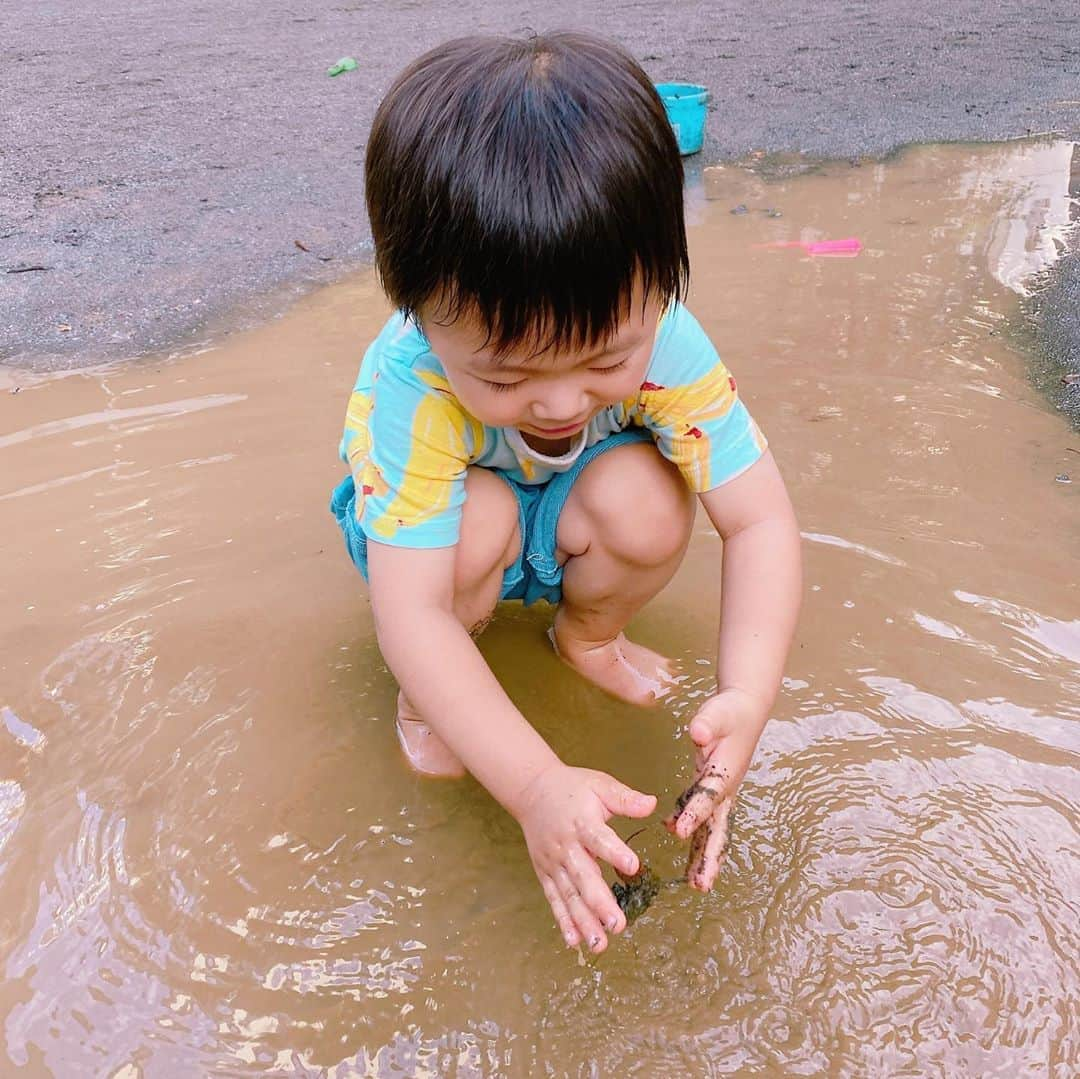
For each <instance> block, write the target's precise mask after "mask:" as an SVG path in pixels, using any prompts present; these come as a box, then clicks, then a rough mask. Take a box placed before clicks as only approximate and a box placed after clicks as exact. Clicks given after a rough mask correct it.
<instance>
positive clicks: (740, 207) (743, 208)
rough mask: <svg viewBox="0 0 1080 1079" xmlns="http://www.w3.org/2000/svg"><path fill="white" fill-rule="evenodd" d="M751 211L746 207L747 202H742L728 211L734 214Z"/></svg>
mask: <svg viewBox="0 0 1080 1079" xmlns="http://www.w3.org/2000/svg"><path fill="white" fill-rule="evenodd" d="M749 212H750V211H749V210H748V209H747V208H746V204H745V203H743V202H740V203H739V205H738V206H735V207H733V208H732V209H731V210H729V211H728V213H732V214H748V213H749Z"/></svg>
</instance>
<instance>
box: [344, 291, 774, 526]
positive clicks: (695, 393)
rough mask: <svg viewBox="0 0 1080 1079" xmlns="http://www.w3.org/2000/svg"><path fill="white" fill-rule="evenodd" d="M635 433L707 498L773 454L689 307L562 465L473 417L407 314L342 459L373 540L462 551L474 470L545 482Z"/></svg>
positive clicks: (367, 362)
mask: <svg viewBox="0 0 1080 1079" xmlns="http://www.w3.org/2000/svg"><path fill="white" fill-rule="evenodd" d="M631 426H636V427H643V428H645V429H647V430H648V431H649V432H650V433H651V434H652V436H653V438H654V440H655V441H656V445H657V448H658V449H659V450H660V452H661V453H662V454H663V455H664V456H665V457H666V458H667V459H668V460H669V461H672V462H673V463H674V464H675V465H676V466H678V468H679V470H680V472H681V473H682V475H683V476H684V477H685V479H686V482H687V484H688V485H689V487H690V488H691V490H693V491H695V492H698V493H701V492H704V491H709V490H712V489H713V488H714V487H719V486H721V485H722V484H724V483H727V482H728V481H729V480H731V479H734V478H735V477H736V476H738V475H739V474H740V473H742V472H744V471H745V470H746V469H748V468H749V467H750V466H751V465H752V464H754V462H755V461H757V460H758V458H759V457H760V456H761V455H762V453H764V452H765V448H766V441H765V438H764V436H763V435H762V433H761V431H760V430H759V429H758V427H757V425H756V424H755V423H754V421H753V419H752V418H751V416H750V414H749V413H748V412H747V410H746V407H745V406H744V405H743V403H742V402H741V401H740V400H739V397H738V393H737V391H736V387H735V380H734V379H733V378H732V377H731V375H730V373H729V372H728V370H727V368H726V367H725V366H724V364H723V363H722V361H721V360H720V357H719V356H718V355H717V353H716V349H715V348H714V347H713V344H712V342H711V341H710V340H709V338H708V336H707V335H706V334H705V331H704V330H703V329H702V328H701V326H700V325H699V324H698V321H697V320H696V319H695V318H694V316H693V315H691V314H690V312H689V311H687V310H686V308H685V307H683V306H682V305H681V304H676V305H673V306H671V307H669V308H668V309H667V311H666V312H665V313H664V314H663V315H662V316H661V318H660V323H659V325H658V327H657V331H656V338H655V341H654V343H653V351H652V356H651V358H650V360H649V366H648V369H647V373H646V378H645V381H644V382H642V384H641V387H640V389H639V390H638V392H637V393H636V394H635V395H634V396H632V397H629V398H627V399H626V400H624V401H620V402H618V403H617V404H614V405H610V406H609V407H607V408H605V409H603V410H602V411H601V412H599V413H598V414H597V415H596V416H594V417H593V418H592V419H591V420H590V421H589V424H588V426H587V427H586V429H585V430H584V431H583V432H582V434H581V435H579V436H578V437H577V439H576V440H575V445H574V446H573V447H571V450H570V452H569V453H568V454H567V455H566V456H564V457H560V458H550V457H544V456H543V455H542V454H539V453H537V451H535V450H533V449H531V448H530V447H529V446H527V445H526V444H525V442H524V439H523V438H522V437H521V434H520V432H518V431H517V430H516V429H514V428H499V427H488V426H485V425H484V424H482V423H481V422H480V421H479V420H477V419H476V418H475V417H473V416H471V415H470V414H469V413H468V412H467V411H466V410H465V407H464V406H463V405H462V404H461V402H460V401H459V400H458V398H457V397H456V396H455V394H454V392H453V390H452V389H451V388H450V383H449V382H448V380H447V378H446V373H445V371H444V370H443V367H442V365H441V364H440V363H439V359H438V357H437V356H436V355H435V354H434V353H433V352H432V351H431V346H430V345H429V344H428V341H427V338H426V337H424V335H423V334H422V333H421V331H420V330H419V328H418V327H417V326H416V324H415V323H413V322H412V321H410V320H408V319H406V318H404V316H402V315H401V313H400V312H399V313H397V314H395V315H393V316H392V317H391V318H390V319H389V321H388V322H387V323H386V325H385V327H384V328H383V330H382V332H381V333H380V334H379V336H378V337H377V338H376V339H375V341H374V342H373V343H372V344H371V346H370V348H368V350H367V352H366V353H365V355H364V360H363V363H362V364H361V366H360V374H359V376H358V378H357V380H356V387H355V389H354V390H353V393H352V396H351V398H350V399H349V408H348V413H347V415H346V420H345V433H344V436H343V437H342V440H341V457H342V459H343V460H344V461H345V462H346V463H347V464H348V465H349V468H350V470H351V472H352V475H353V479H354V482H355V484H356V514H357V519H358V520H359V523H360V526H361V528H362V529H363V531H364V534H365V535H367V536H370V537H371V538H373V539H375V540H377V541H378V542H380V543H387V544H390V545H392V546H398V547H450V546H453V545H454V544H456V543H457V540H458V534H459V529H460V524H461V510H462V505H463V504H464V501H465V472H466V469H467V468H468V467H469V466H470V465H479V466H481V467H483V468H492V469H496V470H498V471H501V472H505V473H506V474H507V475H508V476H509V477H510V478H512V479H514V480H516V481H517V482H518V483H525V484H541V483H545V482H546V481H547V480H549V479H550V478H551V476H552V475H553V474H554V473H555V472H557V471H561V470H563V469H565V468H568V467H570V465H571V464H572V463H573V461H574V460H575V459H576V457H577V456H578V455H579V454H580V452H581V451H582V450H583V449H584V448H585V447H586V446H591V445H593V444H594V443H596V442H599V441H600V440H601V439H604V438H607V437H608V435H611V434H613V433H615V432H616V431H622V430H624V429H625V428H627V427H631Z"/></svg>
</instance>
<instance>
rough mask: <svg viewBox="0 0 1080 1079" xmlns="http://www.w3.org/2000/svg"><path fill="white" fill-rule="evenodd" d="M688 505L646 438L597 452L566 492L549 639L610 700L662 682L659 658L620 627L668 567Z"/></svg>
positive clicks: (681, 539)
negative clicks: (557, 595) (559, 577)
mask: <svg viewBox="0 0 1080 1079" xmlns="http://www.w3.org/2000/svg"><path fill="white" fill-rule="evenodd" d="M694 508H695V504H694V497H693V495H692V494H691V492H690V491H689V490H688V488H687V486H686V481H685V480H684V479H683V478H682V476H681V475H680V474H679V472H678V470H677V469H676V468H675V466H674V465H672V464H671V463H670V462H669V461H667V460H665V459H664V458H663V457H662V456H661V455H660V452H659V450H657V449H656V447H655V446H654V445H652V444H650V443H647V442H637V443H631V444H628V445H625V446H617V447H615V448H614V449H612V450H610V451H608V452H607V453H604V454H602V455H601V456H599V457H597V458H596V459H595V460H594V461H592V462H591V463H590V464H588V465H587V466H586V467H585V469H584V470H583V471H582V473H581V476H580V477H579V479H578V480H577V482H576V483H575V484H574V486H573V489H572V490H571V492H570V494H569V496H568V497H567V500H566V505H565V506H564V507H563V510H562V513H561V515H560V517H559V527H558V548H559V559H560V561H562V560H563V559H564V558H565V559H566V563H565V570H564V573H563V582H562V602H561V604H560V605H559V609H558V611H557V612H556V615H555V626H554V634H553V638H554V643H555V645H556V648H557V649H558V652H559V655H560V656H562V658H563V659H564V660H565V661H566V662H567V663H568V664H570V666H571V667H573V668H575V669H576V670H577V671H579V672H580V673H581V674H582V675H584V676H585V677H586V678H588V679H589V680H590V681H592V682H595V683H596V684H597V685H598V686H600V687H601V688H602V689H605V690H607V691H608V692H609V693H612V694H614V695H615V696H616V697H621V698H623V699H624V700H628V701H632V702H634V703H636V704H648V703H651V702H652V701H654V700H656V699H657V698H659V697H661V696H663V695H664V693H665V692H667V690H668V688H669V684H670V668H669V665H668V661H667V660H665V659H664V658H663V657H662V656H660V655H657V653H655V652H653V651H651V650H650V649H648V648H644V647H642V646H641V645H637V644H634V643H633V642H632V641H628V640H627V639H626V638H625V637H624V636H623V632H622V631H623V629H624V627H625V626H626V624H627V622H629V621H630V619H631V618H632V617H633V616H634V615H635V614H636V613H637V612H638V611H639V610H640V609H641V608H642V607H643V606H644V605H645V603H647V602H648V601H649V600H650V599H652V597H653V596H655V595H656V594H657V593H658V592H659V591H660V590H661V589H662V588H663V587H664V585H666V584H667V583H668V581H670V580H671V578H672V576H673V575H674V573H675V570H676V569H678V567H679V564H680V563H681V562H682V559H683V555H684V554H685V552H686V545H687V543H688V542H689V539H690V531H691V528H692V527H693V522H694Z"/></svg>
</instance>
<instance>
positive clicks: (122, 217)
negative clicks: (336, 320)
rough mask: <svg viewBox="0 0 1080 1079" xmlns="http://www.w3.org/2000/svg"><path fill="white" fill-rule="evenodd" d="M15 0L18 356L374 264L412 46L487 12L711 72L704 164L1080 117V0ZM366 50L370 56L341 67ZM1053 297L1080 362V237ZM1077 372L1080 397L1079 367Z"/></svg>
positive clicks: (119, 346) (217, 313) (0, 319)
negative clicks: (372, 179) (371, 176)
mask: <svg viewBox="0 0 1080 1079" xmlns="http://www.w3.org/2000/svg"><path fill="white" fill-rule="evenodd" d="M4 7H5V17H4V20H3V21H4V32H3V34H2V35H0V362H2V361H6V362H8V363H15V364H19V365H26V366H31V367H34V368H38V369H50V368H69V367H78V366H83V365H87V364H92V363H96V362H99V361H101V360H102V359H113V358H125V357H134V356H138V355H143V354H145V353H147V352H152V351H158V350H162V349H176V348H184V347H190V346H191V345H192V344H194V343H197V342H198V341H200V340H202V339H204V338H206V337H207V336H209V335H211V334H213V333H215V332H219V331H220V330H222V329H224V328H227V327H230V326H235V325H239V324H246V323H247V322H250V321H253V320H257V319H260V318H264V317H266V316H268V315H269V314H271V313H272V312H274V311H275V310H278V309H280V307H281V306H282V305H283V303H284V302H285V301H286V300H287V299H288V298H289V297H290V296H292V295H295V294H296V293H298V292H300V291H303V290H305V289H308V288H310V287H311V286H313V285H315V284H318V283H320V282H325V281H329V280H332V279H334V278H336V277H339V276H341V275H342V274H343V273H345V272H347V271H349V270H351V269H353V268H355V267H357V266H359V265H363V264H364V263H365V262H367V261H368V260H369V259H370V254H371V244H370V235H369V232H368V229H367V225H366V221H365V216H364V212H363V199H362V176H361V171H362V161H363V152H364V145H365V140H366V137H367V132H368V128H369V125H370V123H371V119H372V116H373V113H374V110H375V107H376V105H377V104H378V102H379V100H380V98H381V97H382V95H383V94H384V93H385V91H386V89H387V88H388V86H389V84H390V82H391V80H392V78H393V77H394V75H395V74H396V72H397V71H398V70H399V69H400V68H401V67H402V66H403V65H404V64H405V63H407V62H408V61H409V60H410V59H412V58H413V57H415V56H417V55H418V54H419V53H421V52H422V51H423V50H425V49H427V48H429V47H430V46H432V45H434V44H436V43H437V42H439V41H441V40H444V39H446V38H448V37H452V36H457V35H460V34H464V33H474V32H487V33H514V34H520V33H525V32H528V31H530V30H534V31H542V30H545V29H557V28H587V29H591V30H593V31H596V32H599V33H603V34H606V35H609V36H611V37H614V38H616V39H618V40H620V41H621V42H622V43H623V44H625V45H626V46H627V47H628V48H629V49H630V50H631V52H633V53H634V55H635V56H637V57H638V59H639V60H640V61H641V62H642V64H643V65H644V66H645V68H646V70H647V71H648V72H649V74H650V75H651V76H653V77H654V78H656V79H658V80H660V79H672V80H676V79H677V80H685V81H694V82H701V83H704V84H706V85H707V86H709V87H710V88H711V90H712V95H713V100H712V105H711V111H710V117H709V126H708V134H707V140H706V145H705V149H704V151H703V152H702V154H700V155H699V156H698V157H697V158H695V159H692V160H691V163H690V167H691V169H696V168H699V167H700V166H701V165H704V164H708V163H712V162H717V161H721V160H730V159H737V158H740V157H742V156H744V155H746V154H748V153H750V152H752V151H758V150H764V151H782V152H801V153H803V154H806V155H810V156H825V157H855V156H864V155H870V156H881V155H884V154H887V153H888V152H890V151H892V150H894V149H896V148H897V147H899V146H902V145H904V144H905V143H909V142H922V141H935V140H997V139H1003V138H1011V137H1018V136H1024V135H1028V134H1033V133H1041V132H1056V133H1059V134H1061V135H1063V136H1074V137H1080V7H1078V6H1077V5H1076V4H1062V3H1060V2H1054V0H1041V2H1040V0H1035V2H1026V3H1020V2H1015V0H1002V2H998V3H989V2H975V0H950V2H949V3H942V2H941V0H933V2H930V0H907V2H904V3H897V2H890V0H876V2H869V0H861V2H860V0H847V2H833V0H828V2H815V0H789V2H785V3H783V4H772V5H771V4H763V3H761V2H760V0H757V2H749V0H735V2H728V3H706V2H702V0H668V2H667V3H663V4H660V3H644V2H631V0H606V2H600V3H597V4H594V5H590V6H589V7H588V8H587V9H586V8H583V7H582V6H580V5H577V4H573V3H568V2H566V0H550V2H548V3H545V4H538V3H535V2H534V3H525V2H520V0H517V2H515V0H508V2H505V3H481V2H477V0H459V2H457V3H454V4H437V3H431V2H424V0H398V2H389V0H383V2H379V0H336V2H335V0H320V2H315V0H305V2H301V0H186V2H184V3H181V4H177V3H167V2H166V0H145V2H144V3H142V4H140V5H132V4H131V3H130V0H83V2H81V3H80V4H79V5H74V4H70V3H65V2H63V0H34V2H31V0H8V2H7V3H6V4H5V5H4ZM342 56H353V57H355V58H356V59H357V61H358V66H357V69H356V70H355V71H352V72H348V73H346V74H344V75H340V76H338V77H337V78H329V77H328V76H327V74H326V69H327V67H328V66H329V65H331V64H333V63H334V61H336V60H337V59H338V58H339V57H342ZM1034 316H1035V323H1034V325H1035V327H1036V334H1037V339H1038V341H1039V343H1040V349H1041V351H1042V353H1043V355H1044V357H1046V358H1047V362H1048V363H1050V364H1051V365H1053V364H1060V365H1061V367H1062V368H1064V367H1070V368H1072V369H1076V370H1080V256H1078V255H1071V256H1070V257H1068V258H1066V259H1065V260H1063V262H1062V263H1061V264H1060V267H1059V270H1058V271H1057V272H1056V273H1055V274H1054V275H1053V276H1052V278H1051V279H1050V280H1048V282H1047V289H1046V291H1045V292H1044V293H1043V295H1042V296H1041V297H1040V298H1039V299H1038V301H1037V302H1036V304H1035V305H1034ZM1048 384H1060V378H1057V383H1055V379H1054V377H1052V376H1048ZM1061 392H1062V393H1063V394H1065V395H1067V396H1073V397H1075V398H1076V401H1075V406H1076V408H1077V410H1078V411H1080V385H1078V386H1076V387H1073V388H1071V389H1067V390H1066V389H1064V388H1063V389H1062V391H1061Z"/></svg>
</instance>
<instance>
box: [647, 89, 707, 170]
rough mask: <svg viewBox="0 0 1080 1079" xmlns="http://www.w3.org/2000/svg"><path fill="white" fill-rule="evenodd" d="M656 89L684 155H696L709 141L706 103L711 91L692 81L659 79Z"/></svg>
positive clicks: (681, 152) (680, 151) (680, 150)
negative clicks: (663, 80)
mask: <svg viewBox="0 0 1080 1079" xmlns="http://www.w3.org/2000/svg"><path fill="white" fill-rule="evenodd" d="M656 92H657V93H658V94H659V95H660V100H661V101H662V102H663V103H664V110H665V111H666V112H667V115H668V119H669V120H670V121H671V126H672V128H673V129H674V131H675V140H676V141H677V142H678V144H679V153H680V154H682V155H684V156H685V155H687V154H696V153H697V152H698V151H699V150H700V149H701V144H702V143H703V142H704V141H705V113H706V109H705V106H706V104H707V103H708V101H709V91H708V90H706V89H705V87H704V86H697V85H696V84H694V83H692V82H658V83H657V84H656Z"/></svg>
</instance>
